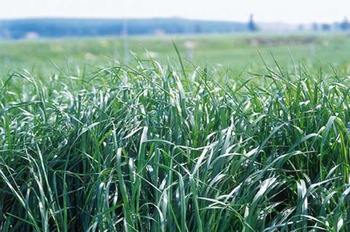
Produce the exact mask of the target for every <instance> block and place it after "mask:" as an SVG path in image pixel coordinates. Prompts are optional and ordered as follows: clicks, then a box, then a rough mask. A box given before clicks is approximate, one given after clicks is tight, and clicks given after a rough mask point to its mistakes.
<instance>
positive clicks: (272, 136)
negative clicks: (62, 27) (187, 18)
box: [0, 34, 350, 232]
mask: <svg viewBox="0 0 350 232" xmlns="http://www.w3.org/2000/svg"><path fill="white" fill-rule="evenodd" d="M173 40H174V41H175V44H176V45H177V47H178V50H179V51H178V53H177V50H176V49H175V48H174V46H173V42H172V39H171V38H169V37H161V38H151V37H144V38H140V37H136V38H130V41H129V46H130V49H131V50H132V51H134V52H135V55H134V56H131V55H129V56H128V57H127V58H126V57H125V56H124V53H123V46H122V45H123V43H122V40H120V39H112V38H109V39H98V40H96V39H85V40H77V39H75V40H60V41H44V40H43V41H17V42H3V43H1V44H0V47H1V56H2V62H1V64H0V70H2V71H1V73H0V231H245V232H248V231H249V232H250V231H266V232H267V231H286V232H287V231H334V232H338V231H350V211H349V209H350V196H349V193H350V180H349V178H350V175H349V172H350V166H349V158H350V157H349V152H350V151H349V145H350V144H349V143H350V140H349V139H350V112H349V106H350V95H349V89H350V87H349V86H350V79H349V77H348V73H349V68H350V66H349V64H350V63H349V60H348V58H347V53H346V52H347V51H348V49H349V46H350V43H349V42H350V38H348V37H347V36H346V35H328V34H321V35H318V36H315V35H289V36H282V35H280V36H276V35H275V36H271V35H260V34H258V35H222V36H203V37H194V36H188V37H177V38H174V39H173ZM188 41H190V43H189V42H188ZM186 44H187V46H190V47H193V51H192V54H191V55H192V58H191V60H186V48H185V46H186ZM146 50H148V51H149V53H148V55H147V53H146V52H145V51H146ZM150 52H152V53H150ZM259 53H260V55H259ZM149 54H151V55H152V56H153V57H154V58H150V57H149ZM271 54H272V55H271ZM187 56H188V54H187Z"/></svg>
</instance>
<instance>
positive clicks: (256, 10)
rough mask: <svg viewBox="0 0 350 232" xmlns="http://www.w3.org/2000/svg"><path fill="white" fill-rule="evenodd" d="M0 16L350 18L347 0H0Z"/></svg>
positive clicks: (296, 20) (349, 0)
mask: <svg viewBox="0 0 350 232" xmlns="http://www.w3.org/2000/svg"><path fill="white" fill-rule="evenodd" d="M1 1H2V3H1V5H0V18H2V19H4V18H26V17H94V18H121V17H133V18H150V17H183V18H189V19H209V20H227V21H243V22H246V21H248V19H249V15H250V14H254V18H255V20H256V21H260V22H289V23H311V22H328V23H330V22H336V21H342V20H343V19H344V17H347V18H348V19H350V0H332V1H328V0H327V1H326V0H288V1H283V0H1Z"/></svg>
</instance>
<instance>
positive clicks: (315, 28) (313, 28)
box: [312, 23, 318, 31]
mask: <svg viewBox="0 0 350 232" xmlns="http://www.w3.org/2000/svg"><path fill="white" fill-rule="evenodd" d="M312 30H313V31H318V24H317V23H313V24H312Z"/></svg>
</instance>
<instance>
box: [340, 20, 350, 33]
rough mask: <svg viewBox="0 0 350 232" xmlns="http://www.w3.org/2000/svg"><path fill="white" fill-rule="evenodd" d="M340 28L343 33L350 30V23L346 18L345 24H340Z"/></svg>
mask: <svg viewBox="0 0 350 232" xmlns="http://www.w3.org/2000/svg"><path fill="white" fill-rule="evenodd" d="M339 26H340V29H341V30H343V31H346V30H349V29H350V23H349V21H348V19H347V18H346V17H345V18H344V20H343V22H341V23H340V25H339Z"/></svg>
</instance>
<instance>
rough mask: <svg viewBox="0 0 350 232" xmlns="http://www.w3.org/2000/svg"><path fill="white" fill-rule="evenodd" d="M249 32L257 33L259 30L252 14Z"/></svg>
mask: <svg viewBox="0 0 350 232" xmlns="http://www.w3.org/2000/svg"><path fill="white" fill-rule="evenodd" d="M248 30H249V31H257V30H258V28H257V26H256V24H255V22H254V15H253V14H251V15H250V17H249V22H248Z"/></svg>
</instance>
